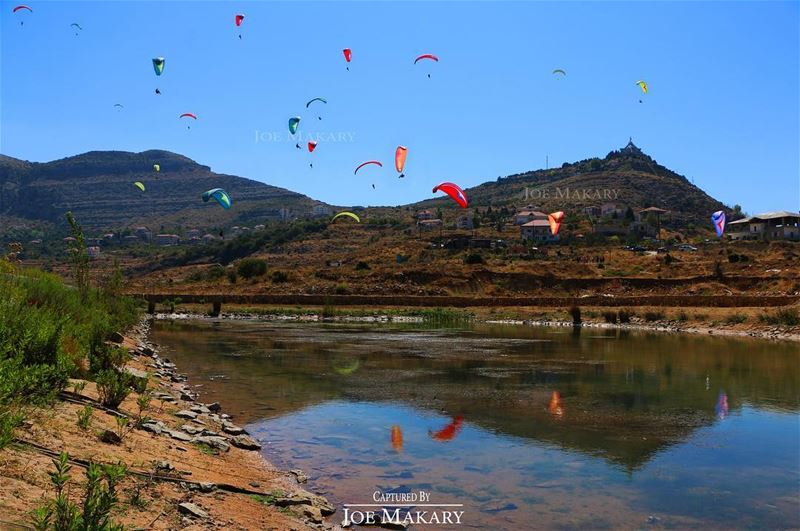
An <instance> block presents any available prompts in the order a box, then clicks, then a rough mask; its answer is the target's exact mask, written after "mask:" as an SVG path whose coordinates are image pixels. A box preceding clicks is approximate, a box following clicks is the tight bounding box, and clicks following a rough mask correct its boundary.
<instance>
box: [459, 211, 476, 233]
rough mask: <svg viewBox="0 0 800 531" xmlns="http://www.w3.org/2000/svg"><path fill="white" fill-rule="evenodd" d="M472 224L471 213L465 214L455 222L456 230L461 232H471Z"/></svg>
mask: <svg viewBox="0 0 800 531" xmlns="http://www.w3.org/2000/svg"><path fill="white" fill-rule="evenodd" d="M473 227H474V223H473V221H472V212H467V213H466V214H464V215H463V216H459V217H458V219H457V220H456V228H458V229H462V230H472V229H473Z"/></svg>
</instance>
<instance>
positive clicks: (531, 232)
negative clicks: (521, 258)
mask: <svg viewBox="0 0 800 531" xmlns="http://www.w3.org/2000/svg"><path fill="white" fill-rule="evenodd" d="M519 231H520V235H521V236H522V239H523V240H526V241H535V242H554V241H558V235H557V234H556V235H555V236H553V234H552V233H551V232H550V222H549V221H548V220H547V219H534V220H532V221H529V222H527V223H525V224H524V225H522V226H520V228H519Z"/></svg>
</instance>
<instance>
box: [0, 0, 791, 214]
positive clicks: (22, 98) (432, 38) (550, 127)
mask: <svg viewBox="0 0 800 531" xmlns="http://www.w3.org/2000/svg"><path fill="white" fill-rule="evenodd" d="M14 5H15V3H9V2H0V7H1V8H2V9H0V24H1V25H0V30H1V32H2V37H1V39H2V50H1V51H0V54H1V56H0V59H2V62H1V63H0V64H1V73H2V81H1V82H0V83H1V90H2V92H1V93H0V113H2V114H0V127H1V129H0V152H2V153H3V154H6V155H10V156H14V157H19V158H23V159H28V160H33V161H47V160H53V159H57V158H61V157H65V156H70V155H74V154H78V153H82V152H85V151H90V150H100V149H103V150H105V149H117V150H129V151H141V150H145V149H167V150H170V151H175V152H178V153H181V154H184V155H186V156H189V157H191V158H193V159H195V160H197V161H198V162H200V163H203V164H207V165H209V166H211V168H212V169H213V170H214V171H217V172H221V173H230V174H235V175H241V176H244V177H249V178H252V179H256V180H259V181H263V182H266V183H270V184H274V185H277V186H283V187H286V188H289V189H292V190H296V191H299V192H302V193H305V194H308V195H310V196H312V197H314V198H317V199H321V200H324V201H327V202H330V203H334V204H340V205H381V204H383V205H385V204H401V203H408V202H412V201H416V200H420V199H424V198H427V197H430V196H431V192H430V191H431V188H432V187H433V185H435V184H436V183H438V182H440V181H445V180H451V181H454V182H457V183H459V184H461V185H462V186H464V187H467V186H473V185H476V184H479V183H481V182H484V181H486V180H493V179H495V178H497V177H498V176H503V175H508V174H512V173H518V172H522V171H526V170H532V169H538V168H541V167H544V165H545V157H549V161H550V166H555V165H560V164H561V163H562V162H565V161H570V162H571V161H575V160H580V159H584V158H587V157H591V156H601V157H602V156H605V154H606V153H607V152H608V151H610V150H611V149H615V148H619V147H622V146H623V145H624V144H625V143H626V142H627V140H628V137H629V136H632V137H633V139H634V142H636V143H637V144H638V145H639V146H640V147H641V148H643V149H644V150H645V152H647V153H648V154H650V155H651V156H653V157H654V158H655V159H656V160H658V162H659V163H661V164H664V165H666V166H667V167H669V168H672V169H674V170H675V171H677V172H679V173H682V174H684V175H686V176H687V177H689V178H693V179H694V181H695V183H696V184H697V185H698V186H700V187H702V188H703V189H705V190H706V191H707V192H708V193H710V194H711V195H712V196H714V197H716V198H718V199H720V200H722V201H723V202H725V203H728V204H731V205H732V204H734V203H740V204H741V205H742V206H743V207H744V209H745V210H746V211H748V212H751V213H754V212H760V211H765V210H775V209H788V210H797V209H798V208H800V175H799V172H800V154H799V153H798V151H799V149H800V148H799V146H800V138H799V134H798V119H799V116H800V109H799V108H798V101H799V100H800V87H799V86H798V83H799V77H800V73H799V71H798V62H799V61H800V60H799V58H798V49H799V48H800V46H799V44H800V37H799V36H798V27H800V15H799V13H800V9H799V8H798V6H800V4H799V3H798V2H775V3H771V2H646V3H645V2H609V3H606V2H591V3H578V2H564V3H555V2H513V3H502V4H501V3H497V2H491V3H480V2H445V3H429V2H406V3H390V2H380V3H367V2H324V3H316V2H303V1H295V2H285V3H278V2H237V1H230V2H224V3H223V2H202V1H197V2H188V1H186V2H150V1H141V2H67V1H64V2H53V1H48V2H41V1H34V0H32V1H31V2H28V5H30V6H31V7H32V8H33V10H34V12H33V13H27V12H19V13H16V14H12V13H11V10H12V7H13V6H14ZM237 12H241V13H244V14H245V15H246V18H245V21H244V24H243V27H242V28H241V34H242V39H241V40H240V39H238V37H237V35H238V34H239V33H240V31H239V30H237V28H235V27H234V24H233V18H234V14H236V13H237ZM21 20H24V25H20V21H21ZM71 22H77V23H79V24H80V25H81V26H82V27H83V31H81V32H79V35H78V36H76V35H74V31H73V29H72V28H70V26H69V24H70V23H71ZM345 47H349V48H352V50H353V62H352V63H351V66H350V71H349V72H348V71H346V70H345V62H344V59H343V56H342V49H343V48H345ZM426 52H432V53H436V54H437V55H438V56H439V57H440V59H441V60H440V62H439V63H432V62H430V61H424V62H421V63H420V64H417V65H414V64H413V60H414V57H416V56H417V55H418V54H421V53H426ZM155 56H164V57H165V58H166V68H165V71H164V74H163V76H161V77H159V78H157V77H156V76H155V74H154V72H153V69H152V66H151V58H152V57H155ZM554 68H563V69H564V70H566V71H567V76H566V77H565V78H563V79H558V76H554V75H553V74H552V73H551V72H552V70H553V69H554ZM427 74H431V78H430V79H429V78H428V77H427ZM639 79H644V80H646V81H647V82H648V84H649V86H650V92H649V94H647V95H646V96H644V97H642V96H641V94H640V93H639V89H638V87H636V85H635V82H636V81H637V80H639ZM156 87H159V88H160V90H161V91H162V95H161V96H156V95H155V94H154V90H155V88H156ZM315 96H323V97H325V98H327V100H328V102H329V103H328V105H327V106H320V107H319V109H320V110H321V116H322V118H323V119H322V120H321V121H320V120H318V119H317V113H316V112H313V111H315V109H312V110H310V111H309V110H306V109H305V102H306V101H307V100H309V99H311V98H313V97H315ZM639 99H642V100H643V101H644V103H642V104H639V103H638V100H639ZM115 103H121V104H123V105H124V109H122V110H117V109H115V108H114V104H115ZM183 112H193V113H195V114H197V115H198V117H199V120H198V121H197V122H196V123H192V124H191V125H192V127H191V129H187V127H186V124H185V123H183V121H182V120H179V119H178V116H179V115H180V114H181V113H183ZM294 115H300V116H301V117H302V122H301V127H300V130H301V132H302V133H303V135H306V136H304V137H303V142H305V141H307V139H308V135H319V145H318V148H317V150H316V151H315V152H314V153H313V154H309V153H308V152H307V151H306V150H305V149H304V150H302V151H300V150H297V149H295V147H294V143H295V141H294V140H290V139H287V137H286V134H287V127H286V124H287V120H288V119H289V118H290V117H291V116H294ZM398 144H402V145H405V146H407V147H408V148H409V155H408V162H407V167H406V175H407V178H406V179H403V180H400V179H397V177H396V173H395V171H394V168H393V158H394V150H395V147H396V146H397V145H398ZM304 147H305V146H304ZM369 159H378V160H381V161H383V162H384V168H383V169H382V170H380V169H377V168H375V167H372V168H365V169H364V170H363V171H361V172H359V175H358V176H354V175H353V169H354V168H355V166H356V165H357V164H358V163H360V162H362V161H365V160H369ZM310 162H313V163H314V168H313V169H311V168H310V167H309V163H310ZM372 183H375V184H376V189H374V190H373V189H372V187H371V186H370V185H371V184H372Z"/></svg>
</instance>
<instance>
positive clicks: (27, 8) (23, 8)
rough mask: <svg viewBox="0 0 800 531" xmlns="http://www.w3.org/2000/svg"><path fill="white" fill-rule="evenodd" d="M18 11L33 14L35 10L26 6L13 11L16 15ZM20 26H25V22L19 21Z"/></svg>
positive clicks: (20, 6) (19, 6)
mask: <svg viewBox="0 0 800 531" xmlns="http://www.w3.org/2000/svg"><path fill="white" fill-rule="evenodd" d="M17 11H28V12H29V13H33V9H31V8H30V7H28V6H26V5H18V6H17V7H15V8H14V9H13V10H12V12H13V13H16V12H17ZM19 25H20V26H24V25H25V22H24V21H23V20H20V21H19Z"/></svg>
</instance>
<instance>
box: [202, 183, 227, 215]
mask: <svg viewBox="0 0 800 531" xmlns="http://www.w3.org/2000/svg"><path fill="white" fill-rule="evenodd" d="M212 197H213V198H214V199H215V200H216V201H217V203H219V204H220V205H221V206H222V208H224V209H225V210H228V209H229V208H230V207H231V196H229V195H228V192H226V191H225V190H223V189H222V188H212V189H211V190H209V191H207V192H203V195H202V198H203V202H204V203H208V200H209V199H211V198H212Z"/></svg>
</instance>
